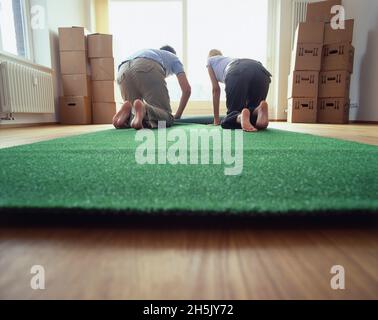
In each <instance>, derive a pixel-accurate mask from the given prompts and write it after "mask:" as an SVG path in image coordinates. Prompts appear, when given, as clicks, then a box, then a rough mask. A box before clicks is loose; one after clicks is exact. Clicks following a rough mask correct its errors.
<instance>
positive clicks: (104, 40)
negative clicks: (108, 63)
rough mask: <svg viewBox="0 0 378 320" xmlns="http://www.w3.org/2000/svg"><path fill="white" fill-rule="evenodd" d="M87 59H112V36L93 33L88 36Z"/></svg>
mask: <svg viewBox="0 0 378 320" xmlns="http://www.w3.org/2000/svg"><path fill="white" fill-rule="evenodd" d="M88 56H89V58H113V36H112V35H110V34H100V33H95V34H91V35H89V36H88Z"/></svg>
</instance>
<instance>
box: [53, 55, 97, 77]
mask: <svg viewBox="0 0 378 320" xmlns="http://www.w3.org/2000/svg"><path fill="white" fill-rule="evenodd" d="M89 70H90V69H89V67H88V58H87V53H86V52H85V51H62V52H60V71H61V73H62V74H89Z"/></svg>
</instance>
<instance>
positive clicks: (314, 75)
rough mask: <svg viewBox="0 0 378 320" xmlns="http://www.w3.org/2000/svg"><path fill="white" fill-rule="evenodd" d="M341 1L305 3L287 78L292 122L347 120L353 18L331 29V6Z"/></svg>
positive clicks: (351, 62)
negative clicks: (305, 10) (305, 17)
mask: <svg viewBox="0 0 378 320" xmlns="http://www.w3.org/2000/svg"><path fill="white" fill-rule="evenodd" d="M340 4H341V0H327V1H322V2H315V3H310V4H308V7H307V19H306V22H304V23H300V24H299V26H298V29H297V32H296V38H295V48H294V51H293V58H292V67H291V74H290V77H289V94H288V98H289V103H288V106H289V108H288V120H289V122H292V123H317V122H318V123H335V124H339V123H348V121H349V92H350V75H351V73H352V72H353V59H354V48H353V46H352V44H351V42H352V40H353V24H354V21H353V20H347V21H345V29H337V30H334V29H333V28H332V27H331V24H330V21H331V19H332V18H333V14H332V8H333V7H334V6H335V5H340Z"/></svg>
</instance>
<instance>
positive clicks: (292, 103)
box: [288, 98, 318, 123]
mask: <svg viewBox="0 0 378 320" xmlns="http://www.w3.org/2000/svg"><path fill="white" fill-rule="evenodd" d="M317 108H318V101H317V98H293V99H289V108H288V122H290V123H316V122H317V111H318V110H317Z"/></svg>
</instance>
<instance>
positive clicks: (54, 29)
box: [31, 0, 92, 108]
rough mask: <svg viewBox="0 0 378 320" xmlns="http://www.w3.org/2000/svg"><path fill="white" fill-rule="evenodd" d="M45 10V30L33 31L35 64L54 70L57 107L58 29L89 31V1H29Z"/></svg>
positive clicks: (58, 71)
mask: <svg viewBox="0 0 378 320" xmlns="http://www.w3.org/2000/svg"><path fill="white" fill-rule="evenodd" d="M31 1H32V4H33V3H35V4H39V5H42V6H44V7H45V8H46V18H47V28H46V29H44V30H36V31H34V35H33V39H34V44H35V46H34V47H35V60H36V63H38V64H42V65H45V66H49V67H51V68H52V69H53V70H54V78H55V81H54V83H55V105H56V108H57V107H58V99H59V96H61V95H62V86H61V80H60V61H59V41H58V28H59V27H71V26H83V27H85V28H87V29H88V30H90V29H91V24H92V23H91V1H90V0H64V1H61V0H31Z"/></svg>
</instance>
